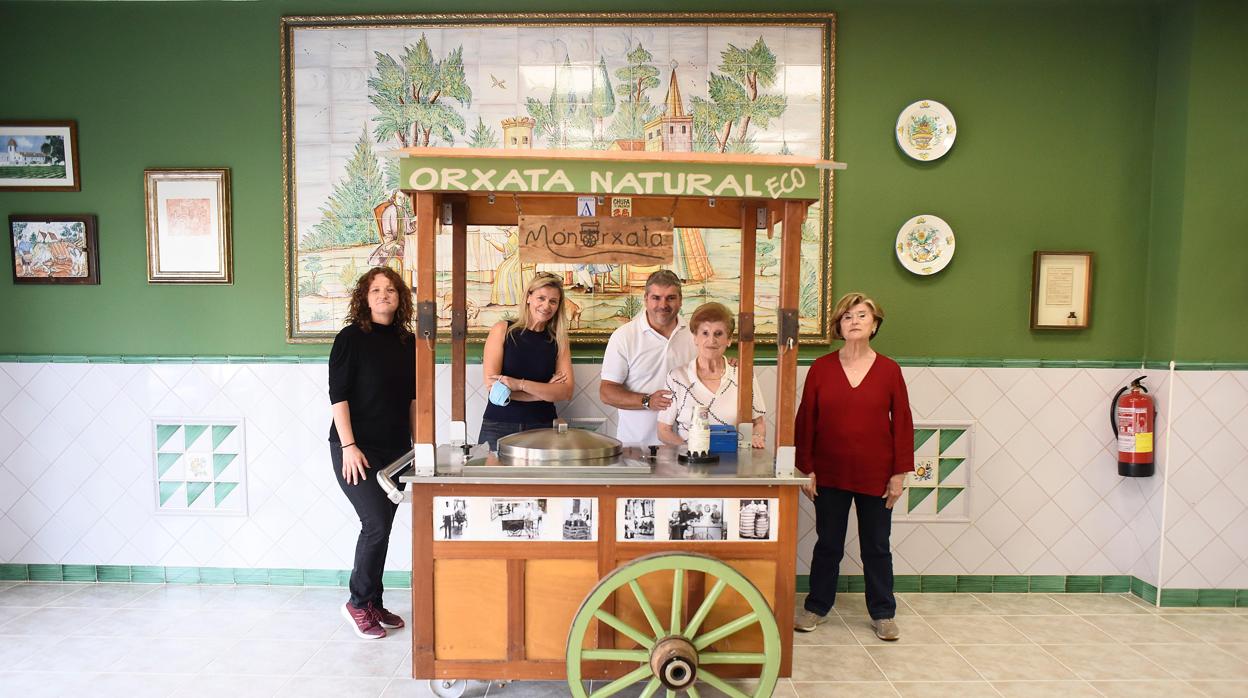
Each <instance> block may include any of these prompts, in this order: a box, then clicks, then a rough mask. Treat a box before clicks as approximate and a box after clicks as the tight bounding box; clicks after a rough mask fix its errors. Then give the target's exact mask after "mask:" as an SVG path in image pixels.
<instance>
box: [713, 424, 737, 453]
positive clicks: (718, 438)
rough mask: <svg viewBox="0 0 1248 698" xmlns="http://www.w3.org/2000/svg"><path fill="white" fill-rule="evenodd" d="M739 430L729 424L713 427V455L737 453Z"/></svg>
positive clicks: (714, 425)
mask: <svg viewBox="0 0 1248 698" xmlns="http://www.w3.org/2000/svg"><path fill="white" fill-rule="evenodd" d="M736 452H737V428H736V427H731V426H728V425H727V424H712V425H711V453H736Z"/></svg>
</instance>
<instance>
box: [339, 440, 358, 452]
mask: <svg viewBox="0 0 1248 698" xmlns="http://www.w3.org/2000/svg"><path fill="white" fill-rule="evenodd" d="M354 445H355V442H354V441H352V442H351V443H349V444H347V445H346V446H343V447H342V450H344V451H345V450H347V449H348V448H351V447H352V446H354Z"/></svg>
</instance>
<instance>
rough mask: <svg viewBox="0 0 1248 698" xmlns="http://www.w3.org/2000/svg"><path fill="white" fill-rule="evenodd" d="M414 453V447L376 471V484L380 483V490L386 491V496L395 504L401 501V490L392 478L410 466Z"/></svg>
mask: <svg viewBox="0 0 1248 698" xmlns="http://www.w3.org/2000/svg"><path fill="white" fill-rule="evenodd" d="M415 453H416V451H415V449H413V450H411V451H408V452H407V453H405V454H404V455H402V456H399V458H398V459H397V460H395V461H394V462H393V463H391V464H390V465H387V466H386V467H384V468H382V469H381V470H380V471H379V472H378V473H377V484H378V485H380V486H381V489H382V491H383V492H385V493H386V497H387V498H388V499H389V500H390V501H392V502H394V503H395V504H402V503H403V490H400V489H399V487H398V485H395V484H394V479H393V478H394V477H395V476H396V475H398V474H399V473H401V472H403V471H404V470H407V469H408V468H409V467H411V465H412V458H413V457H414V454H415Z"/></svg>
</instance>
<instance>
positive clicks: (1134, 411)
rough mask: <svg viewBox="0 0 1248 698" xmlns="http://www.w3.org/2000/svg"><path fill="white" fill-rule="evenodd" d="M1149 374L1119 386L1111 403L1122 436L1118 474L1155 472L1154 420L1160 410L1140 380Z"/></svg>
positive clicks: (1113, 420) (1113, 422) (1114, 423)
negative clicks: (1120, 388) (1154, 404)
mask: <svg viewBox="0 0 1248 698" xmlns="http://www.w3.org/2000/svg"><path fill="white" fill-rule="evenodd" d="M1147 377H1148V376H1140V377H1139V378H1136V379H1135V380H1133V381H1131V385H1129V386H1127V387H1125V388H1123V389H1122V390H1119V391H1118V394H1117V395H1115V396H1114V401H1113V403H1111V404H1110V407H1109V421H1110V423H1111V425H1112V426H1113V429H1114V434H1115V435H1117V437H1118V474H1119V475H1123V476H1126V477H1149V476H1151V475H1152V474H1153V422H1154V420H1155V419H1156V417H1157V412H1156V409H1155V408H1154V407H1153V398H1151V397H1149V395H1148V388H1145V387H1144V386H1143V385H1141V384H1140V381H1142V380H1144V379H1145V378H1147ZM1124 393H1125V394H1124Z"/></svg>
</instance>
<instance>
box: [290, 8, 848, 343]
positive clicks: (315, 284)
mask: <svg viewBox="0 0 1248 698" xmlns="http://www.w3.org/2000/svg"><path fill="white" fill-rule="evenodd" d="M370 19H371V20H372V21H370V23H369V26H367V27H364V26H347V24H348V23H347V22H344V21H338V20H336V19H334V18H324V19H307V20H299V21H297V22H293V23H292V24H291V25H290V26H289V29H288V31H287V32H285V33H284V34H283V41H284V42H285V43H284V54H285V55H287V56H288V63H287V70H286V71H284V72H283V75H284V76H286V77H287V80H286V84H285V85H284V104H285V106H286V112H287V114H288V117H287V118H288V120H289V122H288V123H289V127H288V128H287V129H284V136H285V137H286V139H287V141H288V143H287V152H288V153H289V154H290V155H289V157H288V162H287V179H288V186H289V188H290V191H291V192H292V196H291V197H290V209H289V210H288V211H287V226H288V231H287V235H288V238H289V240H290V241H291V244H290V245H289V246H288V249H289V250H290V255H291V259H290V264H289V265H288V267H289V270H290V277H289V279H288V284H289V292H288V293H287V299H288V300H287V302H288V304H289V305H290V306H291V307H290V308H289V311H290V312H289V313H288V317H290V318H291V320H290V323H291V326H290V327H288V332H289V334H290V336H291V337H294V338H299V339H310V340H323V341H329V340H330V339H332V337H333V335H334V332H335V331H336V330H337V329H338V328H340V327H341V326H342V319H343V317H344V316H345V313H346V310H347V304H348V298H347V296H348V292H349V291H348V289H349V287H350V285H351V284H352V283H353V282H354V280H355V279H356V278H358V276H359V274H360V273H361V272H362V271H364V270H367V269H368V268H369V267H372V266H376V265H383V264H384V265H390V266H392V267H394V268H395V269H396V270H397V271H399V272H400V273H401V274H404V276H405V278H408V279H409V282H410V277H409V275H408V274H407V272H408V271H409V266H410V259H411V255H412V253H411V252H410V251H409V247H410V243H411V237H414V236H412V233H413V232H414V230H415V223H414V219H413V217H412V212H411V210H410V207H411V204H410V202H409V201H408V200H407V198H406V197H404V196H403V195H402V193H401V192H400V191H399V189H400V182H399V173H398V161H397V157H396V152H397V151H398V150H399V149H401V148H421V147H454V148H517V149H539V150H541V149H575V150H601V151H613V150H614V151H618V150H624V151H632V150H647V151H668V152H671V151H677V152H688V151H700V152H728V153H760V154H792V155H799V156H808V157H829V156H830V154H831V153H832V143H831V139H832V132H831V128H830V124H831V118H832V95H833V94H834V90H833V89H832V77H833V69H832V67H833V60H832V55H831V53H830V52H825V51H824V49H823V47H824V46H825V45H831V44H832V38H831V35H832V33H833V24H832V20H831V16H830V15H829V16H826V17H806V18H803V19H802V20H800V21H799V20H794V19H791V18H785V17H779V16H765V15H742V16H740V17H737V18H723V19H716V18H706V17H703V18H700V19H699V20H698V22H697V24H689V23H688V22H687V21H686V22H683V23H682V21H681V19H680V18H679V17H654V18H651V20H652V21H645V22H644V23H638V24H633V23H630V24H626V25H625V24H613V23H611V22H612V20H610V18H597V17H592V16H589V17H586V16H581V17H578V18H576V19H575V21H573V22H571V23H569V22H570V19H571V18H563V19H560V18H558V17H551V16H541V17H538V16H533V17H527V18H524V17H519V16H518V17H515V18H514V19H515V22H516V24H513V25H507V24H501V23H499V22H498V20H497V18H495V19H494V20H492V21H489V22H483V21H482V20H481V19H480V18H474V17H473V16H471V15H464V16H461V17H457V18H455V19H454V20H446V19H441V18H435V17H427V18H419V17H416V18H413V17H406V18H403V17H381V18H370ZM643 19H645V18H643ZM517 25H521V26H517ZM829 204H830V201H825V202H823V203H822V204H818V205H816V206H813V207H812V208H811V211H810V215H809V217H808V219H807V221H806V223H805V224H804V226H803V230H802V248H803V254H802V258H803V262H802V271H801V273H802V287H803V288H804V289H805V290H804V291H803V293H802V296H801V299H800V303H801V313H800V316H801V328H800V329H801V331H802V332H803V333H804V334H806V335H815V336H824V335H825V333H826V330H827V328H826V327H825V323H824V313H823V312H822V311H823V305H824V304H825V303H826V299H825V297H824V296H825V293H824V290H823V289H824V286H825V284H824V283H823V280H824V279H826V278H828V275H827V274H826V273H825V272H826V267H827V262H828V254H827V251H828V245H827V244H826V240H827V239H828V232H827V228H828V225H829V223H828V220H829V217H828V216H827V215H825V213H827V211H826V209H827V208H828V205H829ZM500 205H502V204H500ZM506 205H507V206H512V205H514V204H512V203H511V202H507V203H506ZM569 212H570V211H569ZM739 237H740V232H739V231H736V230H732V231H725V230H710V229H707V230H701V229H693V228H678V229H677V230H676V231H675V248H676V259H675V260H674V262H673V263H672V265H670V268H671V269H672V270H673V271H674V272H675V273H676V274H677V276H679V277H680V278H681V279H682V280H683V281H684V282H685V284H686V291H685V293H686V295H695V294H696V295H698V296H699V297H700V299H701V300H705V301H711V300H717V301H721V302H724V303H725V304H727V305H728V306H729V307H730V308H735V307H736V304H737V302H738V283H737V277H738V275H739V269H740V250H739V245H738V244H736V243H737V240H738V239H739ZM450 247H451V246H450V236H449V235H444V236H439V240H438V256H439V260H438V269H440V270H442V271H440V272H439V273H438V283H439V284H440V289H439V291H440V292H439V297H443V296H444V295H445V292H449V287H450V272H449V270H450V268H451V264H450ZM755 253H756V256H757V257H758V260H759V262H758V269H757V271H758V281H757V288H756V294H757V295H756V305H757V306H758V307H759V308H767V307H771V308H774V307H775V304H776V296H777V294H778V285H779V276H778V271H779V257H778V254H779V240H778V238H777V239H770V236H761V235H760V236H759V242H758V247H757V249H756V250H755ZM467 256H468V262H467V264H468V267H467V268H468V278H467V289H468V323H469V330H470V331H473V332H477V333H484V331H486V330H488V328H489V327H490V326H491V325H492V324H493V323H495V322H497V321H498V320H499V319H506V318H513V317H514V316H515V313H516V309H517V307H518V306H517V303H518V299H519V297H520V295H522V292H523V289H524V285H525V283H527V281H528V279H529V278H530V277H531V276H532V275H533V274H534V273H535V272H536V271H550V272H554V273H557V274H560V275H561V276H562V277H563V279H564V285H565V288H568V289H569V298H570V299H571V300H572V301H573V302H574V303H575V312H576V315H575V317H576V321H574V323H573V325H572V328H573V335H574V336H575V337H584V338H587V339H591V340H592V339H595V338H596V339H597V341H605V340H606V337H607V336H608V335H609V334H610V332H611V331H612V330H614V329H616V328H617V327H619V326H620V325H621V324H622V323H624V322H627V321H628V319H630V318H631V317H633V316H634V315H635V314H636V313H637V311H638V310H639V309H640V305H639V302H640V294H641V288H642V286H643V285H644V282H645V279H646V277H647V276H648V274H649V273H650V272H651V271H654V270H655V269H657V268H658V267H647V266H638V265H628V264H624V265H619V264H615V265H607V264H601V265H594V264H591V265H558V264H555V265H551V264H538V265H529V264H523V265H522V264H521V263H520V261H519V255H518V237H517V232H516V230H515V228H514V227H489V226H480V227H479V226H470V227H469V228H468V251H467ZM441 305H442V306H446V305H447V302H446V301H445V300H444V301H443V302H442V304H441ZM440 311H441V312H440V314H439V317H442V318H443V319H444V320H446V321H448V322H449V318H450V314H449V313H450V311H449V308H448V307H442V308H440ZM757 322H758V331H759V332H760V333H762V334H767V333H769V332H774V331H775V329H776V328H775V325H774V314H772V313H759V314H758V319H757Z"/></svg>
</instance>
